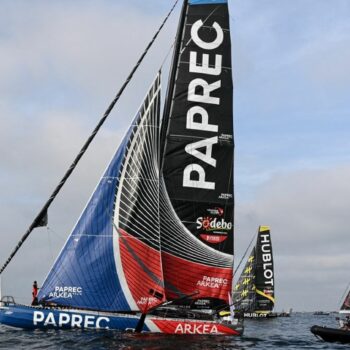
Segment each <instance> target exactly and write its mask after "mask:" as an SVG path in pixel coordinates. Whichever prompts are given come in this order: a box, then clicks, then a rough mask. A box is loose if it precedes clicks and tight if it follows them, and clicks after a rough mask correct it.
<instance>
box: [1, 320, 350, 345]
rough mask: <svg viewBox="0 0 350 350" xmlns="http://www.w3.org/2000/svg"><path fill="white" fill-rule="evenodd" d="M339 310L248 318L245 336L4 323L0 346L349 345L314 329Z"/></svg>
mask: <svg viewBox="0 0 350 350" xmlns="http://www.w3.org/2000/svg"><path fill="white" fill-rule="evenodd" d="M335 317H336V314H331V315H329V316H315V315H313V314H310V313H304V314H302V313H295V314H293V315H292V316H291V317H289V318H275V319H260V320H245V333H244V336H242V337H230V336H191V335H176V336H175V335H174V336H168V335H155V334H152V335H151V334H149V335H147V334H137V335H135V334H121V333H117V332H112V331H82V330H64V331H55V330H49V331H39V330H36V331H26V330H21V329H14V328H8V327H5V326H0V349H11V350H14V349H84V350H92V349H125V350H141V349H145V350H191V349H196V350H207V349H216V350H218V349H222V350H224V349H347V348H348V347H349V346H347V345H341V344H332V343H325V342H322V341H320V340H318V339H316V337H315V336H314V335H313V334H312V333H311V332H310V327H311V326H312V325H314V324H318V325H327V326H330V327H337V323H336V321H335Z"/></svg>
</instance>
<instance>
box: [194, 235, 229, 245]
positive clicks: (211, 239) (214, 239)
mask: <svg viewBox="0 0 350 350" xmlns="http://www.w3.org/2000/svg"><path fill="white" fill-rule="evenodd" d="M200 238H201V239H202V240H203V241H206V242H208V243H212V244H216V243H221V242H223V241H224V240H225V239H226V238H227V236H226V235H208V234H206V233H202V234H201V235H200Z"/></svg>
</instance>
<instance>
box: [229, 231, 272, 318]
mask: <svg viewBox="0 0 350 350" xmlns="http://www.w3.org/2000/svg"><path fill="white" fill-rule="evenodd" d="M274 288H275V281H274V268H273V255H272V243H271V235H270V228H269V226H260V227H259V229H258V234H257V240H256V244H255V245H254V247H253V249H252V250H251V252H250V254H249V256H248V258H247V261H246V264H245V266H244V268H243V270H242V273H241V275H240V277H239V278H238V281H237V283H236V285H235V287H234V290H233V303H234V305H235V308H236V309H237V310H239V311H240V312H242V313H243V315H244V317H247V318H261V317H271V316H272V317H274V316H276V315H275V314H273V313H272V310H273V307H274V305H275V289H274Z"/></svg>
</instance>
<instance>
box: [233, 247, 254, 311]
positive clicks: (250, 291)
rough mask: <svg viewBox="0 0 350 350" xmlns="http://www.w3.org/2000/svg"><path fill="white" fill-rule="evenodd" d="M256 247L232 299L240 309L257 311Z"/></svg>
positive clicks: (245, 266)
mask: <svg viewBox="0 0 350 350" xmlns="http://www.w3.org/2000/svg"><path fill="white" fill-rule="evenodd" d="M255 271H256V247H254V248H253V249H252V251H251V253H250V255H249V257H248V259H247V262H246V264H245V265H244V268H243V270H242V273H241V275H240V276H239V278H238V281H237V283H236V284H235V287H234V289H233V292H232V296H233V297H232V301H233V304H234V305H235V308H236V309H237V310H239V311H244V312H254V311H255V277H256V276H255Z"/></svg>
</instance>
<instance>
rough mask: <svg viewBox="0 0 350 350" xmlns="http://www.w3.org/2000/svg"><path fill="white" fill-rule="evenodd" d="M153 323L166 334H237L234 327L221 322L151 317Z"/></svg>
mask: <svg viewBox="0 0 350 350" xmlns="http://www.w3.org/2000/svg"><path fill="white" fill-rule="evenodd" d="M152 321H153V322H154V324H155V325H156V326H157V327H158V328H159V330H160V331H161V332H163V333H167V334H232V335H238V332H237V331H236V330H235V329H232V328H230V327H227V326H225V325H224V324H222V323H209V322H198V321H187V322H186V321H171V320H166V321H164V320H159V319H152Z"/></svg>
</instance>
